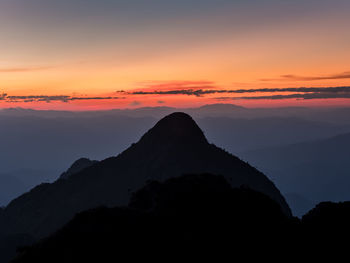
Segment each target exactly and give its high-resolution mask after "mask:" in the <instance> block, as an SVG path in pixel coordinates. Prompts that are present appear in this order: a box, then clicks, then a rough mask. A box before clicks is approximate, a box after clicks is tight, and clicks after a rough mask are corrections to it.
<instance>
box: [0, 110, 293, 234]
mask: <svg viewBox="0 0 350 263" xmlns="http://www.w3.org/2000/svg"><path fill="white" fill-rule="evenodd" d="M201 172H209V173H215V174H222V175H223V176H225V178H226V179H227V180H228V182H230V184H231V185H232V186H234V187H240V186H241V185H247V186H249V187H250V188H251V189H254V190H257V191H260V192H263V193H265V194H266V195H268V196H270V197H271V198H272V199H274V200H276V201H277V202H278V203H279V204H280V206H281V208H282V211H283V212H284V213H285V214H286V215H287V216H290V215H291V212H290V209H289V207H288V205H287V203H286V202H285V200H284V198H283V196H282V195H281V194H280V192H279V191H278V189H277V188H276V187H275V186H274V185H273V183H272V182H270V181H269V180H268V179H267V178H266V177H265V176H264V175H263V174H262V173H260V172H259V171H257V170H256V169H255V168H253V167H251V166H250V165H248V164H247V163H244V162H242V161H241V160H239V159H238V158H237V157H234V156H232V155H230V154H229V153H227V152H225V151H223V150H221V149H219V148H218V147H216V146H214V145H212V144H209V143H208V142H207V140H206V138H205V137H204V134H203V132H202V131H201V129H200V128H199V127H198V126H197V124H196V123H195V122H194V121H193V119H192V118H191V117H190V116H189V115H187V114H184V113H174V114H171V115H169V116H167V117H165V118H163V119H162V120H161V121H159V122H158V123H157V124H156V125H155V126H154V128H152V129H151V130H149V131H148V132H147V133H146V134H145V135H144V136H143V137H142V138H141V140H140V141H139V142H138V143H136V144H133V145H132V146H131V147H129V148H128V149H127V150H125V151H124V152H123V153H121V154H120V155H118V156H117V157H113V158H108V159H106V160H104V161H101V162H98V163H95V164H93V165H92V166H90V167H88V168H85V169H83V170H82V171H80V172H78V173H76V174H72V175H70V177H69V178H68V179H66V180H58V181H56V182H55V183H53V184H48V183H46V184H41V185H39V186H37V187H35V188H34V189H32V190H31V191H30V192H28V193H26V194H24V195H22V196H20V197H18V198H17V199H15V200H13V201H12V202H11V203H10V204H9V205H8V206H7V207H6V208H5V210H4V213H3V216H1V218H0V230H1V231H4V232H5V233H6V232H9V234H12V233H28V234H30V235H32V236H34V237H37V238H39V237H43V236H46V235H48V234H50V233H52V232H53V231H55V230H57V229H58V228H59V227H61V226H62V225H63V224H65V223H66V222H68V220H70V219H71V218H72V217H73V216H74V215H75V214H76V213H77V212H80V211H84V210H86V209H89V208H94V207H97V206H101V205H104V206H119V205H125V204H127V202H128V200H129V197H130V193H131V192H132V191H135V190H136V189H138V188H139V187H142V186H143V185H144V184H145V182H146V181H147V180H159V181H163V180H165V179H168V178H172V177H176V176H180V175H182V174H184V173H201Z"/></svg>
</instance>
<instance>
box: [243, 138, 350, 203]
mask: <svg viewBox="0 0 350 263" xmlns="http://www.w3.org/2000/svg"><path fill="white" fill-rule="evenodd" d="M349 149H350V133H345V134H342V135H338V136H334V137H331V138H328V139H323V140H314V141H310V142H305V143H298V144H292V145H288V146H282V147H271V148H265V149H261V150H255V151H250V152H245V153H241V156H242V158H243V159H244V160H249V163H251V164H252V165H254V166H255V167H257V168H259V169H260V170H262V171H264V172H265V173H266V174H267V175H268V176H269V177H270V178H272V179H273V181H274V182H275V183H276V184H277V185H278V186H279V188H280V189H281V191H282V192H284V193H298V194H299V195H301V196H303V197H304V198H305V199H309V200H312V203H318V202H320V201H326V200H334V201H344V200H349V199H350V193H349V189H350V177H349V175H350V165H349V160H350V151H349ZM309 208H311V207H309Z"/></svg>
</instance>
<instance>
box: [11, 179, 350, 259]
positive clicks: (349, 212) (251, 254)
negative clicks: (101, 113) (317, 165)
mask: <svg viewBox="0 0 350 263" xmlns="http://www.w3.org/2000/svg"><path fill="white" fill-rule="evenodd" d="M349 220H350V202H345V203H331V202H327V203H321V204H319V205H317V206H316V207H315V208H314V209H313V210H311V211H310V212H309V213H308V214H307V215H305V216H304V217H303V218H302V219H301V220H300V219H298V218H290V217H287V216H286V215H285V214H283V213H282V211H281V209H280V207H279V205H278V204H277V203H276V202H274V201H273V200H271V198H269V197H267V196H266V195H264V194H262V193H259V192H256V191H253V190H250V189H247V188H232V187H231V186H230V184H229V183H228V182H227V180H225V178H224V177H223V176H216V175H211V174H189V175H184V176H180V177H176V178H171V179H168V180H165V181H164V182H158V181H150V182H148V183H147V184H146V185H145V186H144V187H143V188H141V189H140V190H138V191H136V192H135V193H134V194H133V195H132V198H131V200H130V202H129V205H128V206H127V207H114V208H106V207H99V208H95V209H91V210H88V211H84V212H82V213H79V214H77V215H76V216H75V217H74V218H73V219H72V220H70V221H69V222H68V223H67V224H66V225H65V226H64V227H62V228H61V229H60V230H59V231H57V232H56V233H54V234H53V235H51V236H49V237H48V238H45V239H43V240H41V241H39V242H38V243H36V244H34V245H31V246H27V247H23V248H21V249H20V250H19V251H20V253H19V254H18V255H17V257H16V258H14V260H13V261H12V262H13V263H31V262H33V263H34V262H35V263H41V262H45V263H46V262H51V263H56V262H57V263H61V262H117V261H118V260H120V259H121V258H127V259H128V260H134V259H142V260H152V261H155V260H158V259H161V260H162V261H164V259H166V258H167V257H169V255H171V257H172V259H174V258H177V257H178V258H179V259H183V258H189V257H192V256H193V257H194V258H195V259H197V260H198V261H204V260H205V259H208V258H209V257H211V256H214V257H215V259H218V258H223V259H232V260H235V259H237V258H244V259H245V260H246V259H254V261H255V259H256V261H262V260H265V259H266V260H268V261H271V259H274V258H276V261H281V255H282V258H283V255H288V257H289V259H293V261H294V260H295V261H296V262H298V259H300V258H305V256H307V257H308V258H309V257H310V258H312V259H313V260H317V261H318V260H319V259H324V258H326V256H330V258H334V257H335V256H337V255H339V256H343V258H344V256H346V255H347V254H348V245H347V242H346V240H347V238H348V236H349V233H350V230H349V227H348V224H349ZM272 261H274V260H272Z"/></svg>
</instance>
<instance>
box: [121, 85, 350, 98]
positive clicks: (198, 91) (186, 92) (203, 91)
mask: <svg viewBox="0 0 350 263" xmlns="http://www.w3.org/2000/svg"><path fill="white" fill-rule="evenodd" d="M275 92H276V93H277V92H298V93H315V92H321V93H325V92H328V93H342V92H343V93H347V92H350V86H343V87H316V88H315V87H300V88H265V89H238V90H232V89H179V90H154V91H147V90H146V91H142V90H141V91H131V92H123V93H125V94H129V95H187V96H196V97H202V96H204V95H210V94H224V93H227V94H230V93H231V94H232V93H233V94H243V93H275Z"/></svg>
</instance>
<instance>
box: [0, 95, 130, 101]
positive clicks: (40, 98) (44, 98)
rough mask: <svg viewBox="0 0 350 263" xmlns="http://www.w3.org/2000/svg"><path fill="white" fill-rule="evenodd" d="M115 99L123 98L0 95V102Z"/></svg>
mask: <svg viewBox="0 0 350 263" xmlns="http://www.w3.org/2000/svg"><path fill="white" fill-rule="evenodd" d="M116 99H124V97H74V96H66V95H56V96H48V95H38V96H37V95H35V96H34V95H30V96H8V95H7V94H6V93H3V94H2V95H0V100H1V101H4V102H12V103H17V102H26V103H29V102H47V103H50V102H53V101H59V102H65V103H68V102H70V101H77V100H116Z"/></svg>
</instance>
